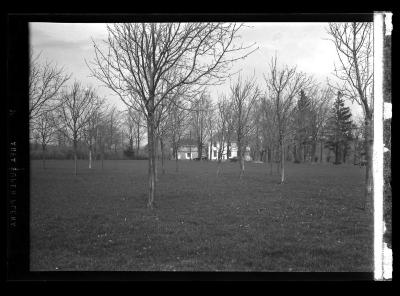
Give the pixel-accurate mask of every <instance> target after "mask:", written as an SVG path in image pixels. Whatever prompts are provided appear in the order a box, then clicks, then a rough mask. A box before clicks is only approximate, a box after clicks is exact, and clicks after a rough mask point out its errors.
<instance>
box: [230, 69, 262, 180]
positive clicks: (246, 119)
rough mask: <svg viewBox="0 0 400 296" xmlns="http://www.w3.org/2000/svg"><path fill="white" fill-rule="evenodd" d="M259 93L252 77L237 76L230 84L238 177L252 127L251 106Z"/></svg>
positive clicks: (242, 173) (242, 172)
mask: <svg viewBox="0 0 400 296" xmlns="http://www.w3.org/2000/svg"><path fill="white" fill-rule="evenodd" d="M260 94H261V93H260V90H259V88H258V86H257V85H256V83H255V80H254V77H253V78H249V79H247V80H244V81H243V79H242V77H241V76H239V77H238V80H237V81H236V82H235V83H234V84H232V85H231V97H232V109H233V118H234V127H235V133H236V140H237V146H238V156H239V157H238V158H239V162H240V175H239V177H240V178H242V177H243V175H244V161H245V152H246V148H247V143H248V137H249V135H250V133H251V132H252V130H253V128H254V121H253V115H254V114H253V108H254V106H255V104H256V102H257V100H258V99H259V97H260Z"/></svg>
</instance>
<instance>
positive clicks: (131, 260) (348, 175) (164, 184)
mask: <svg viewBox="0 0 400 296" xmlns="http://www.w3.org/2000/svg"><path fill="white" fill-rule="evenodd" d="M238 166H239V165H238V164H237V163H225V164H223V170H222V173H221V174H220V176H219V177H216V163H213V162H206V161H203V162H198V161H181V162H180V170H179V172H175V163H174V162H173V161H168V162H167V163H166V174H165V175H162V174H161V172H160V173H159V182H158V185H157V190H156V198H155V201H156V208H155V209H154V210H149V209H147V208H146V199H147V162H146V161H129V160H126V161H105V164H104V169H101V167H100V163H95V165H94V167H93V168H92V169H91V170H89V169H88V168H87V162H86V161H82V162H80V163H79V170H78V176H74V174H73V162H72V161H48V162H47V169H46V170H43V169H42V168H41V162H40V161H32V162H31V193H30V194H31V196H30V206H31V227H30V231H31V233H30V238H31V249H30V250H31V254H30V255H31V270H33V271H41V270H122V271H123V270H140V271H145V270H146V271H147V270H157V271H158V270H162V271H172V270H177V271H193V270H194V271H363V272H364V271H365V272H370V271H372V270H373V261H372V259H373V223H372V222H373V220H372V217H370V216H368V215H367V213H366V212H364V211H362V210H360V209H359V208H358V207H359V206H360V204H361V201H362V198H363V180H364V177H363V176H364V169H363V168H359V167H355V166H350V165H343V166H333V165H328V164H321V165H310V164H289V163H288V164H287V169H286V171H287V183H286V184H283V185H280V184H278V182H279V176H278V174H277V173H276V172H275V171H274V172H273V175H271V174H270V170H269V167H268V166H267V165H266V164H256V163H248V164H246V172H245V177H244V179H243V180H242V181H239V178H238V175H239V168H238Z"/></svg>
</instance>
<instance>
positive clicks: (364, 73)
mask: <svg viewBox="0 0 400 296" xmlns="http://www.w3.org/2000/svg"><path fill="white" fill-rule="evenodd" d="M327 31H328V34H329V36H330V37H331V40H332V42H333V44H334V45H335V48H336V52H337V55H338V57H339V61H340V65H339V66H338V67H335V75H336V77H337V78H338V79H339V80H340V82H341V84H340V85H339V86H336V87H337V88H339V90H340V91H341V93H342V94H343V95H344V96H345V97H347V98H348V99H350V100H351V101H355V102H357V103H358V104H359V105H360V106H361V107H362V109H363V111H364V123H365V129H366V130H365V131H366V133H365V137H366V138H365V152H366V161H367V163H366V173H365V197H366V198H365V202H364V204H363V207H364V209H369V210H371V209H372V208H371V205H372V144H373V134H372V132H373V126H372V117H373V88H372V87H373V44H372V38H373V36H372V23H356V22H352V23H330V24H329V27H328V30H327Z"/></svg>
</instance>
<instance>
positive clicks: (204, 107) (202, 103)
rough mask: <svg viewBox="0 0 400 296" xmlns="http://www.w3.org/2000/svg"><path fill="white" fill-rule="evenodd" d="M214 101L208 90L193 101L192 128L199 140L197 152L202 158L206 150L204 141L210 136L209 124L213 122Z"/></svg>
mask: <svg viewBox="0 0 400 296" xmlns="http://www.w3.org/2000/svg"><path fill="white" fill-rule="evenodd" d="M211 108H212V102H211V98H210V96H209V95H208V94H207V93H206V92H202V93H201V94H200V95H199V96H198V97H197V98H196V99H195V100H194V101H193V102H192V110H193V111H192V128H193V133H194V136H195V137H196V141H197V152H198V157H199V158H200V160H201V158H202V156H203V151H204V143H205V142H206V139H207V138H209V137H208V136H209V134H208V133H207V131H209V130H210V129H209V124H210V123H211V122H210V120H211V118H210V117H211V116H212V112H211Z"/></svg>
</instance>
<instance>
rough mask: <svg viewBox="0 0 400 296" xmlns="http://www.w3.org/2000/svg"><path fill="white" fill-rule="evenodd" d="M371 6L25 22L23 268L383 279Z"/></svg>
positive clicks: (387, 98)
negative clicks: (327, 13)
mask: <svg viewBox="0 0 400 296" xmlns="http://www.w3.org/2000/svg"><path fill="white" fill-rule="evenodd" d="M369 16H370V17H369V18H365V19H369V21H368V20H367V21H362V20H361V21H358V20H357V21H352V20H351V19H349V20H348V21H292V20H290V19H288V21H268V20H266V21H258V20H257V21H251V20H250V21H243V18H240V22H236V21H234V20H235V18H234V17H232V21H228V22H214V21H211V22H208V21H207V18H205V21H200V22H199V21H197V20H196V22H191V21H184V22H182V21H179V20H178V21H174V20H173V18H171V21H160V22H158V21H155V19H154V17H153V18H152V19H151V21H149V22H142V21H135V17H134V16H132V17H130V19H131V20H132V21H130V22H127V21H126V20H125V19H124V21H122V22H120V21H118V18H116V20H115V22H98V21H93V22H90V18H88V21H87V22H74V21H71V22H68V21H65V22H63V21H31V22H29V24H28V32H29V49H28V51H29V52H28V53H27V55H29V59H28V60H29V65H28V66H27V69H28V70H29V74H27V77H29V81H27V83H28V86H27V88H28V98H27V100H28V101H29V110H27V111H28V112H27V113H28V114H27V115H28V118H27V119H26V120H27V122H28V128H29V147H28V150H29V156H28V158H29V163H28V166H27V168H26V170H29V188H28V189H27V190H28V191H29V195H28V196H26V197H24V198H26V199H27V208H28V210H27V211H29V215H28V217H29V221H28V223H29V231H28V232H29V250H28V251H29V256H28V257H29V272H49V271H51V272H56V273H57V272H62V271H70V272H71V271H77V272H86V271H90V272H92V271H93V272H97V271H112V272H125V271H137V272H148V271H150V272H178V273H179V272H215V273H216V274H218V272H246V273H247V272H263V273H269V272H272V273H281V272H282V273H308V272H315V273H326V272H334V273H335V272H336V273H337V272H350V273H369V274H374V275H375V276H374V277H373V279H378V280H388V279H389V280H391V277H392V275H391V273H392V271H391V270H392V266H391V264H392V263H391V260H392V253H391V248H392V247H391V244H392V243H391V242H392V234H391V219H392V218H391V167H390V161H391V159H390V150H391V60H390V56H391V31H390V30H391V28H388V27H389V26H390V25H391V22H390V19H389V18H391V14H390V13H381V14H374V13H370V14H369ZM377 32H378V33H379V32H381V33H382V34H380V35H379V36H378V34H377ZM378 54H380V57H381V60H379V59H377V56H378ZM379 62H380V64H379ZM377 65H380V66H379V67H378V68H379V70H378V68H377ZM379 86H380V88H379ZM379 90H380V93H379ZM27 103H28V102H27ZM379 118H381V120H379ZM27 141H28V140H27ZM14 145H15V143H14ZM9 146H10V144H9ZM10 147H11V146H10ZM10 149H11V148H10ZM11 169H12V167H11ZM9 170H10V166H9ZM15 170H18V169H15ZM14 176H15V174H14ZM9 177H10V174H9ZM9 180H10V178H9ZM9 183H10V181H9ZM10 190H11V189H10V187H9V194H10ZM18 198H21V197H18ZM377 198H378V199H377ZM10 200H11V201H12V198H11V199H10V198H9V202H10ZM9 220H10V219H9ZM16 221H18V217H17V219H16ZM11 222H12V221H11ZM11 222H10V221H9V223H11ZM14 222H15V221H14ZM9 227H10V225H9Z"/></svg>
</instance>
